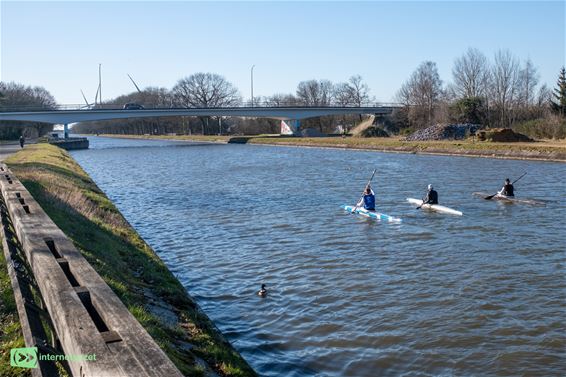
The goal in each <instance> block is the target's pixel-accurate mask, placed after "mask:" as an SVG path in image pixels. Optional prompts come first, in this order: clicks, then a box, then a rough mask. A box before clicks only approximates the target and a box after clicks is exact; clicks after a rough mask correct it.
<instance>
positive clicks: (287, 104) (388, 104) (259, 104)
mask: <svg viewBox="0 0 566 377" xmlns="http://www.w3.org/2000/svg"><path fill="white" fill-rule="evenodd" d="M141 105H143V110H183V109H240V108H242V109H248V108H262V107H270V108H305V109H309V108H345V107H346V108H357V107H402V106H403V104H400V103H393V102H364V103H360V104H341V103H338V102H330V103H325V104H305V103H301V102H277V103H274V102H271V101H266V102H254V103H253V106H252V103H251V102H249V101H248V102H244V103H241V104H239V105H233V106H181V105H175V104H171V105H169V106H166V105H151V104H150V105H146V104H141ZM124 107H125V106H124V104H119V103H103V104H96V105H89V106H87V105H86V104H83V105H81V104H60V105H57V106H37V105H33V106H26V105H23V106H20V105H18V106H6V107H0V112H30V111H57V110H62V111H64V110H67V111H70V110H75V111H76V110H125V111H127V109H125V108H124ZM132 110H134V109H132ZM137 110H140V109H137Z"/></svg>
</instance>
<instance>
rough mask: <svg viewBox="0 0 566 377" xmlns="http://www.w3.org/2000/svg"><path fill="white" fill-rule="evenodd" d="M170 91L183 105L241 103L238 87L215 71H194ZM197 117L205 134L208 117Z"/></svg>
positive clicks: (233, 104) (178, 103) (208, 105)
mask: <svg viewBox="0 0 566 377" xmlns="http://www.w3.org/2000/svg"><path fill="white" fill-rule="evenodd" d="M171 92H172V94H173V98H174V100H175V103H176V104H177V105H179V106H184V107H226V106H237V105H239V104H241V103H242V97H241V96H240V94H239V92H238V89H237V88H236V87H235V86H234V85H232V84H231V83H230V82H229V81H227V80H226V79H225V78H224V77H223V76H220V75H218V74H216V73H203V72H199V73H195V74H193V75H191V76H189V77H186V78H184V79H181V80H179V81H178V82H177V84H176V85H175V86H174V87H173V89H171ZM199 119H200V120H201V123H202V133H203V134H205V133H206V131H207V130H208V129H209V120H210V117H202V118H199Z"/></svg>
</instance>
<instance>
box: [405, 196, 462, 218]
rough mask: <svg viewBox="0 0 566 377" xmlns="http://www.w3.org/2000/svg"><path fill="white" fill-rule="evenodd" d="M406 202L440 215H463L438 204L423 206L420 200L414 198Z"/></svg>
mask: <svg viewBox="0 0 566 377" xmlns="http://www.w3.org/2000/svg"><path fill="white" fill-rule="evenodd" d="M407 201H408V202H409V203H411V204H416V205H417V206H421V208H423V209H428V210H431V211H436V212H441V213H449V214H451V215H457V216H462V215H463V213H462V212H460V211H456V210H455V209H452V208H448V207H444V206H441V205H438V204H423V201H422V200H421V199H414V198H407Z"/></svg>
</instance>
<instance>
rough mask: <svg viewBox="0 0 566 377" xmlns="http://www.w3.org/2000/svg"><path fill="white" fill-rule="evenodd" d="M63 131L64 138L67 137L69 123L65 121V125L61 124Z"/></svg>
mask: <svg viewBox="0 0 566 377" xmlns="http://www.w3.org/2000/svg"><path fill="white" fill-rule="evenodd" d="M63 133H64V135H65V139H68V138H69V125H68V124H67V123H65V125H64V126H63Z"/></svg>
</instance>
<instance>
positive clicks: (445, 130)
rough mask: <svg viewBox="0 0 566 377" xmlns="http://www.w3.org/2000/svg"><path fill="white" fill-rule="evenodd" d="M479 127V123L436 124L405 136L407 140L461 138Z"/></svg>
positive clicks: (472, 133) (474, 131) (473, 132)
mask: <svg viewBox="0 0 566 377" xmlns="http://www.w3.org/2000/svg"><path fill="white" fill-rule="evenodd" d="M480 128H481V125H479V124H471V123H463V124H437V125H434V126H430V127H427V128H423V129H422V130H418V131H416V132H414V133H412V134H411V135H409V136H407V138H406V140H407V141H425V140H462V139H465V138H467V137H468V136H470V135H474V134H475V133H476V131H477V130H479V129H480Z"/></svg>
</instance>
